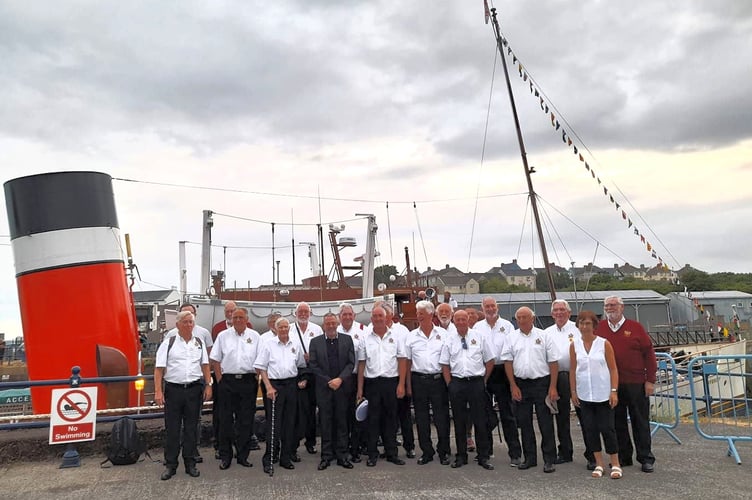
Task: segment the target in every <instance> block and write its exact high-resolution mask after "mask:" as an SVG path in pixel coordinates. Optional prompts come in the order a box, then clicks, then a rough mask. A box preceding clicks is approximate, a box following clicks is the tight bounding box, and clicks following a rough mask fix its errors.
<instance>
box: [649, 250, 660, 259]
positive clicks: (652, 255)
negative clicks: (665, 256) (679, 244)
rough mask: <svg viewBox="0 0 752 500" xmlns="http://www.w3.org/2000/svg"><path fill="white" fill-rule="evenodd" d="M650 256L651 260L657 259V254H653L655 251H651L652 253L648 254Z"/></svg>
mask: <svg viewBox="0 0 752 500" xmlns="http://www.w3.org/2000/svg"><path fill="white" fill-rule="evenodd" d="M650 256H651V257H652V258H654V259H657V258H658V255H657V254H656V253H655V250H653V251H652V252H651V253H650Z"/></svg>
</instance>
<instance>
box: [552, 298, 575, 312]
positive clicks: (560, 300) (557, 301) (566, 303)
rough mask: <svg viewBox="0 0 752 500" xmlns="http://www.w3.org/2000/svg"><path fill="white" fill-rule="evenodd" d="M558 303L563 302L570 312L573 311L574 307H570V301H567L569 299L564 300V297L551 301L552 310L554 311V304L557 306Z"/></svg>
mask: <svg viewBox="0 0 752 500" xmlns="http://www.w3.org/2000/svg"><path fill="white" fill-rule="evenodd" d="M556 304H563V305H564V307H566V308H567V311H569V312H572V308H571V307H569V302H567V301H566V300H564V299H556V300H554V301H553V302H551V310H552V311H553V310H554V306H555V305H556Z"/></svg>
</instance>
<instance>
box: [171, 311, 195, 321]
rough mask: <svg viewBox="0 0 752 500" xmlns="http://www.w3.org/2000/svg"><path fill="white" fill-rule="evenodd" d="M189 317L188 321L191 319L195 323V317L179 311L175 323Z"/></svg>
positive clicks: (190, 313) (188, 312)
mask: <svg viewBox="0 0 752 500" xmlns="http://www.w3.org/2000/svg"><path fill="white" fill-rule="evenodd" d="M188 316H190V318H189V319H192V320H194V321H195V319H196V316H195V315H194V314H193V313H192V312H191V311H180V312H179V313H178V315H177V316H175V322H178V321H183V320H184V319H185V318H186V317H188Z"/></svg>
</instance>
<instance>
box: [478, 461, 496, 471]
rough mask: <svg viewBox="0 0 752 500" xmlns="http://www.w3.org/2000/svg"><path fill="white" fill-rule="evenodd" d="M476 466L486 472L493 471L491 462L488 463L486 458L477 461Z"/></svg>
mask: <svg viewBox="0 0 752 500" xmlns="http://www.w3.org/2000/svg"><path fill="white" fill-rule="evenodd" d="M478 465H480V466H481V467H483V468H484V469H486V470H494V466H493V464H491V462H489V461H488V459H487V458H482V459H480V460H478Z"/></svg>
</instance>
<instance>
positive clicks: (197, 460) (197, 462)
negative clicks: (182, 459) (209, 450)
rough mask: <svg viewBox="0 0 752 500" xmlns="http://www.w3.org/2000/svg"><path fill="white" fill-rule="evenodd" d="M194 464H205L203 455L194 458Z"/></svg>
mask: <svg viewBox="0 0 752 500" xmlns="http://www.w3.org/2000/svg"><path fill="white" fill-rule="evenodd" d="M193 463H196V464H202V463H204V457H202V456H201V455H196V456H195V457H193Z"/></svg>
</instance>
